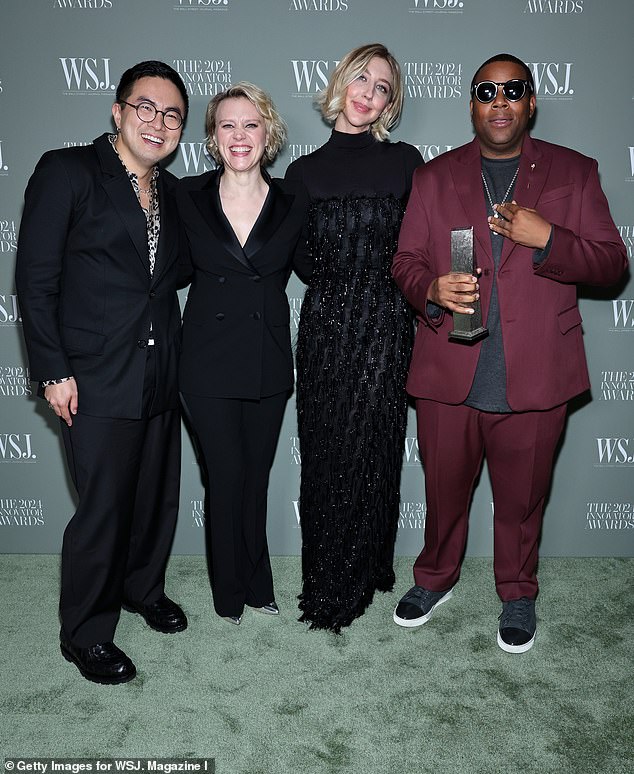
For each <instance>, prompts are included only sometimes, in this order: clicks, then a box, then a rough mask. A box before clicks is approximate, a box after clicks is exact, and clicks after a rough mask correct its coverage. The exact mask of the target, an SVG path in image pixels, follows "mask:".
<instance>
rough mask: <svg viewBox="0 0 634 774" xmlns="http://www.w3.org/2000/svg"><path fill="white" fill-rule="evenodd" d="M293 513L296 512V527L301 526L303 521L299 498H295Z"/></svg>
mask: <svg viewBox="0 0 634 774" xmlns="http://www.w3.org/2000/svg"><path fill="white" fill-rule="evenodd" d="M293 513H294V514H295V521H294V522H293V524H294V526H295V527H299V525H300V523H301V522H300V518H299V500H293Z"/></svg>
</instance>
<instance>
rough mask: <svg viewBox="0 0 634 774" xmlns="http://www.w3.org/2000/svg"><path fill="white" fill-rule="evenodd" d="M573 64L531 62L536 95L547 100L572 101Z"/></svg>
mask: <svg viewBox="0 0 634 774" xmlns="http://www.w3.org/2000/svg"><path fill="white" fill-rule="evenodd" d="M572 65H573V63H572V62H531V63H530V64H529V67H530V68H531V70H532V71H533V80H534V81H535V93H536V94H537V95H538V96H540V97H542V98H545V99H572V95H573V94H574V93H575V92H574V89H573V88H572V87H571V85H570V79H571V76H572Z"/></svg>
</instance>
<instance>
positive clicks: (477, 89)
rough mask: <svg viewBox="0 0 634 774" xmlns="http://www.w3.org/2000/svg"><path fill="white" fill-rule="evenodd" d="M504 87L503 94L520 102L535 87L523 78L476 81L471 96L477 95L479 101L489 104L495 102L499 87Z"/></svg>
mask: <svg viewBox="0 0 634 774" xmlns="http://www.w3.org/2000/svg"><path fill="white" fill-rule="evenodd" d="M499 86H501V87H502V94H504V96H505V97H506V99H508V101H509V102H519V101H520V100H521V99H522V97H523V96H524V95H525V94H526V91H527V90H528V91H529V92H531V91H533V87H532V86H531V84H530V81H523V80H522V79H521V78H513V79H512V80H510V81H503V82H502V83H500V82H499V81H498V82H496V81H480V83H474V84H473V86H472V87H471V96H472V97H475V98H476V99H477V100H478V102H482V103H483V104H485V105H486V104H487V103H488V102H493V100H494V99H495V98H496V97H497V94H498V87H499Z"/></svg>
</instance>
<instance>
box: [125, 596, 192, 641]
mask: <svg viewBox="0 0 634 774" xmlns="http://www.w3.org/2000/svg"><path fill="white" fill-rule="evenodd" d="M121 607H123V609H124V610H127V611H128V612H129V613H139V615H141V616H143V618H145V623H146V624H147V625H148V626H149V627H151V628H152V629H154V630H155V631H157V632H162V633H163V634H174V633H175V632H182V631H183V630H184V629H186V628H187V616H186V615H185V613H184V612H183V611H182V609H181V608H180V607H179V606H178V605H177V604H176V602H172V600H171V599H169V597H166V596H165V594H163V595H161V596H160V597H159V598H158V599H157V600H156V602H150V604H149V605H144V604H142V603H140V602H130V601H128V600H126V601H125V602H124V603H123V604H122V605H121Z"/></svg>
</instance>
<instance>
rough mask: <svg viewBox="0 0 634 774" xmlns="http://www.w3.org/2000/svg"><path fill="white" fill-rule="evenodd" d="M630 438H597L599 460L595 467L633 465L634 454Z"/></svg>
mask: <svg viewBox="0 0 634 774" xmlns="http://www.w3.org/2000/svg"><path fill="white" fill-rule="evenodd" d="M630 440H631V439H630V438H597V451H598V458H599V461H598V462H597V463H595V467H616V466H619V465H621V466H625V467H629V468H631V467H633V464H634V455H633V454H631V453H630V451H631V450H630Z"/></svg>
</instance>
